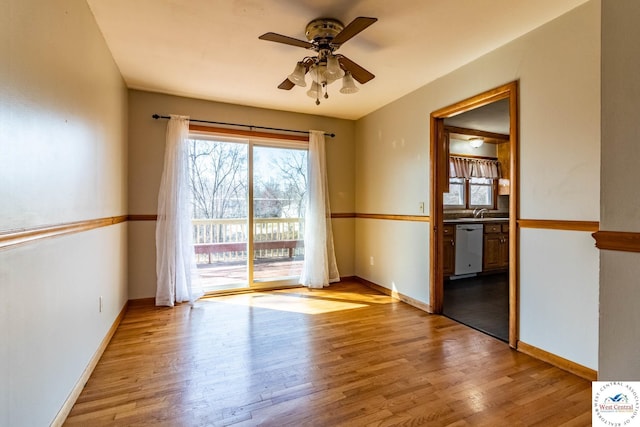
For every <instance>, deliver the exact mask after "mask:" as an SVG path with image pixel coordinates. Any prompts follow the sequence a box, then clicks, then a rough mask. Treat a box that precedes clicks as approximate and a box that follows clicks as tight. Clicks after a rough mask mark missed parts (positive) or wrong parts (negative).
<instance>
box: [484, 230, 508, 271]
mask: <svg viewBox="0 0 640 427" xmlns="http://www.w3.org/2000/svg"><path fill="white" fill-rule="evenodd" d="M502 245H503V243H502V235H501V234H485V235H484V248H483V251H482V269H483V270H495V269H497V268H503V266H502V264H503V262H502Z"/></svg>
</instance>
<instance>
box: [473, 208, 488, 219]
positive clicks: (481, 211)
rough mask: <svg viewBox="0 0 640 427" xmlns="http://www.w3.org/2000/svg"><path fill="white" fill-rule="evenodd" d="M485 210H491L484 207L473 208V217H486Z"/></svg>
mask: <svg viewBox="0 0 640 427" xmlns="http://www.w3.org/2000/svg"><path fill="white" fill-rule="evenodd" d="M485 212H489V209H486V208H482V209H478V208H475V209H474V210H473V217H474V218H478V217H480V218H484V214H485Z"/></svg>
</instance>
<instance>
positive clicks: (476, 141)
mask: <svg viewBox="0 0 640 427" xmlns="http://www.w3.org/2000/svg"><path fill="white" fill-rule="evenodd" d="M482 144H484V140H483V139H482V138H471V139H470V140H469V145H470V146H472V147H473V148H480V147H482Z"/></svg>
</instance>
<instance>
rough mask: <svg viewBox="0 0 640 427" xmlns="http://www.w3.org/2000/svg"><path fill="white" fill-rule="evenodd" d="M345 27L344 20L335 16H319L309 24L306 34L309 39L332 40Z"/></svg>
mask: <svg viewBox="0 0 640 427" xmlns="http://www.w3.org/2000/svg"><path fill="white" fill-rule="evenodd" d="M343 29H344V25H343V24H342V22H340V21H338V20H337V19H333V18H318V19H314V20H313V21H311V22H309V23H308V24H307V30H306V33H305V34H306V36H307V40H309V41H318V42H319V41H322V40H327V41H331V40H332V39H333V38H334V37H335V36H337V35H338V34H340V32H341V31H342V30H343Z"/></svg>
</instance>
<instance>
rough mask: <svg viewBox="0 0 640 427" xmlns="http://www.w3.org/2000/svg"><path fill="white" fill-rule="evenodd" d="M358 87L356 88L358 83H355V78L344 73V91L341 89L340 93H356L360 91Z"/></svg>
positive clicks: (348, 73)
mask: <svg viewBox="0 0 640 427" xmlns="http://www.w3.org/2000/svg"><path fill="white" fill-rule="evenodd" d="M359 90H360V89H358V86H356V82H355V81H353V76H351V73H350V72H348V71H347V72H346V73H344V77H343V78H342V89H340V93H345V94H349V93H356V92H357V91H359Z"/></svg>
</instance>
